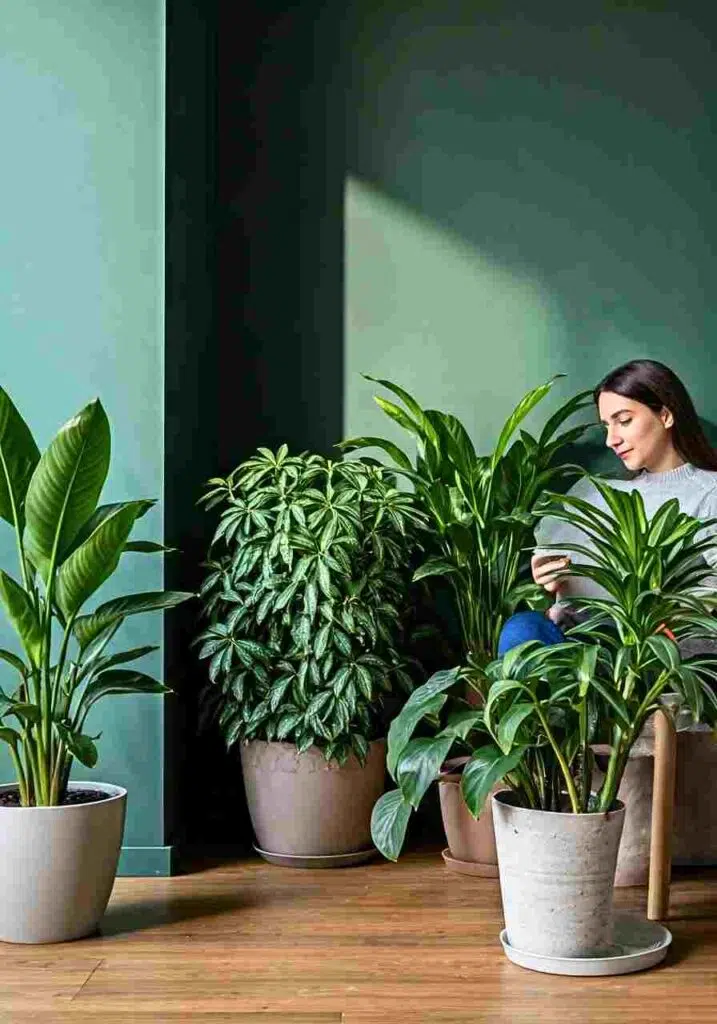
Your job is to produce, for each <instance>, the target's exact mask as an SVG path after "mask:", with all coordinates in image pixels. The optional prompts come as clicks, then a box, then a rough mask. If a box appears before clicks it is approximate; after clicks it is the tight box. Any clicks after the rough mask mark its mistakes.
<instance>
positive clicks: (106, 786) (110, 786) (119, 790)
mask: <svg viewBox="0 0 717 1024" xmlns="http://www.w3.org/2000/svg"><path fill="white" fill-rule="evenodd" d="M10 789H17V782H4V783H2V784H0V793H7V792H8V790H10ZM68 789H97V790H99V791H100V793H107V794H108V795H107V797H106V798H105V799H104V800H91V801H89V802H88V803H84V804H59V805H56V806H55V807H2V806H0V814H4V813H6V812H10V813H12V814H17V813H18V812H22V813H25V814H56V813H58V812H61V813H63V814H67V813H68V812H73V811H81V810H87V809H88V808H90V807H99V806H104V805H107V804H112V803H115V802H116V801H118V800H124V799H125V797H126V796H127V790H126V789H125V788H124V787H123V786H116V785H114V783H112V782H75V781H74V780H73V781H72V782H70V783H69V784H68Z"/></svg>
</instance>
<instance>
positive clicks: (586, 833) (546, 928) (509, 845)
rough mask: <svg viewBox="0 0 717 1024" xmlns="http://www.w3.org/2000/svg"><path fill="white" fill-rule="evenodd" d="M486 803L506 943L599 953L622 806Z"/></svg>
mask: <svg viewBox="0 0 717 1024" xmlns="http://www.w3.org/2000/svg"><path fill="white" fill-rule="evenodd" d="M492 800H493V824H494V827H495V841H496V848H497V850H498V866H499V871H500V890H501V896H502V899H503V914H504V916H505V927H506V930H507V933H508V941H509V942H510V944H511V946H513V947H514V948H515V949H517V950H520V951H521V952H523V953H534V954H537V955H539V956H550V957H583V956H593V955H599V954H600V953H601V952H603V951H604V950H605V949H607V948H608V947H609V946H610V945H611V943H612V928H613V914H612V899H613V880H614V877H615V864H616V862H617V851H618V846H619V845H620V835H621V833H622V824H623V816H624V808H623V807H622V805H621V806H620V807H619V808H618V809H617V810H615V811H609V812H608V813H606V814H559V813H557V812H554V811H534V810H530V809H528V808H525V807H517V806H516V805H515V800H516V797H515V794H514V793H511V792H508V791H504V792H502V793H498V794H497V795H496V796H494V797H493V798H492Z"/></svg>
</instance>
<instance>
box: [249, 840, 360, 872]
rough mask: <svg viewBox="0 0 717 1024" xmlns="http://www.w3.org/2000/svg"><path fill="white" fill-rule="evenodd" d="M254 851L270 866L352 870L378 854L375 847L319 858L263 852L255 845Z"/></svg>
mask: <svg viewBox="0 0 717 1024" xmlns="http://www.w3.org/2000/svg"><path fill="white" fill-rule="evenodd" d="M254 849H255V850H256V852H257V853H258V854H259V856H260V857H263V858H264V860H265V861H268V862H269V864H277V865H278V866H279V867H283V868H351V867H353V866H354V864H363V863H364V862H365V861H367V860H371V858H372V857H375V856H376V854H377V853H378V850H377V849H376V847H375V846H371V847H367V848H366V849H364V850H355V851H354V852H353V853H328V854H319V855H318V856H307V855H303V856H301V855H295V854H291V853H271V852H270V851H269V850H261V849H259V847H258V846H256V845H254Z"/></svg>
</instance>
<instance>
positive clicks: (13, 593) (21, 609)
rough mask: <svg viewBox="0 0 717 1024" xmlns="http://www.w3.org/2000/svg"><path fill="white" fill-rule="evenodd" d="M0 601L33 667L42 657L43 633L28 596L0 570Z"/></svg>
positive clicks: (10, 577)
mask: <svg viewBox="0 0 717 1024" xmlns="http://www.w3.org/2000/svg"><path fill="white" fill-rule="evenodd" d="M0 601H1V602H2V605H3V607H4V609H5V614H6V615H7V617H8V619H9V620H10V624H11V625H12V627H13V629H14V630H15V632H16V633H17V635H18V636H19V638H20V642H21V643H22V646H23V647H24V649H25V651H26V653H27V656H28V657H29V659H30V661H31V662H32V663H33V664H34V665H38V664H39V663H40V659H41V657H42V645H43V631H42V626H41V625H40V623H39V621H38V618H37V614H36V612H35V609H34V607H33V605H32V601H31V600H30V595H29V594H28V593H27V591H26V590H24V589H23V588H22V587H21V586H20V584H19V583H16V582H15V580H14V579H13V578H12V576H8V574H7V573H6V572H3V571H2V570H0Z"/></svg>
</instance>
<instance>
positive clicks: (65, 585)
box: [55, 501, 144, 619]
mask: <svg viewBox="0 0 717 1024" xmlns="http://www.w3.org/2000/svg"><path fill="white" fill-rule="evenodd" d="M143 504H144V503H143V502H139V501H137V502H128V503H126V504H124V505H121V506H118V507H117V508H115V509H114V510H113V511H112V512H110V513H109V514H108V515H107V516H105V517H104V518H103V519H102V520H101V521H100V522H99V524H98V526H97V527H96V529H95V530H94V531H93V532H92V533H91V534H90V535H89V537H88V538H87V540H85V541H84V542H83V543H82V544H80V546H79V547H77V548H75V550H74V551H73V552H72V554H71V555H70V556H69V558H68V559H67V561H66V562H64V564H63V565H62V566H61V568H60V571H59V573H58V574H57V584H56V591H55V594H56V599H57V604H58V606H59V608H60V610H61V611H62V613H63V615H64V616H65V618H66V619H69V618H71V617H72V616H73V615H75V614H76V613H77V612H78V611H79V609H80V608H81V607H82V605H83V604H84V603H85V601H87V599H88V598H89V597H91V596H92V594H94V593H95V591H96V590H98V589H99V587H100V586H101V585H102V584H103V583H104V582H105V580H107V579H109V577H110V576H111V575H112V573H113V572H114V571H115V569H116V568H117V565H118V563H119V560H120V556H121V554H122V551H123V550H124V545H125V542H126V540H127V538H128V537H129V535H130V533H131V532H132V527H133V526H134V523H135V520H136V519H137V516H138V515H140V514H141V510H142V506H143Z"/></svg>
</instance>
